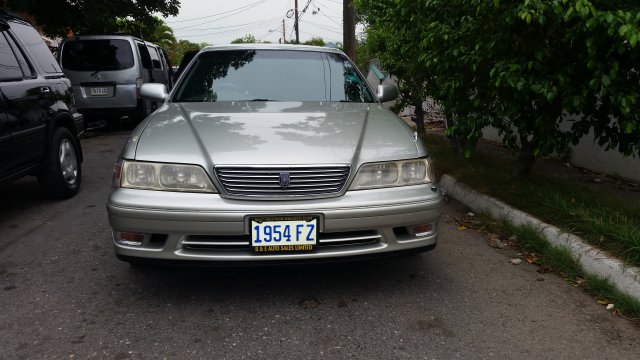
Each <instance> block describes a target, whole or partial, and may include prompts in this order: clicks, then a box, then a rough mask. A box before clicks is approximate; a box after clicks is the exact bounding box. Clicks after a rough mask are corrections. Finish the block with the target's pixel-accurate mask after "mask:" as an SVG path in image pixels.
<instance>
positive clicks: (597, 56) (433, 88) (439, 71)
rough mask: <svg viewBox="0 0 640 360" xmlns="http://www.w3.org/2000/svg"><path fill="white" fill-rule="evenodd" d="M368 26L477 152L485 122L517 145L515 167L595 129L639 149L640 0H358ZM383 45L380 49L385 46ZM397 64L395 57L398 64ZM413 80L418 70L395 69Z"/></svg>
mask: <svg viewBox="0 0 640 360" xmlns="http://www.w3.org/2000/svg"><path fill="white" fill-rule="evenodd" d="M358 4H359V5H360V6H361V11H363V12H365V13H366V14H367V16H366V19H367V20H368V25H369V27H370V29H369V30H368V32H369V34H370V35H371V34H376V36H377V38H378V39H382V40H383V41H384V44H385V45H387V46H390V51H395V52H397V53H398V54H396V55H393V56H386V57H385V58H382V57H381V60H383V63H384V64H385V65H387V64H386V62H385V61H384V60H385V59H386V60H391V61H395V63H396V64H397V63H398V62H399V61H400V60H402V59H404V61H405V62H410V63H416V67H418V68H419V69H421V71H422V72H424V73H428V74H429V75H428V76H426V77H425V81H426V83H427V85H426V89H427V90H428V93H429V94H430V95H431V96H433V97H435V98H436V99H437V100H439V101H440V102H441V104H442V105H443V106H444V108H445V111H446V113H447V116H448V118H449V119H450V120H451V124H450V125H452V126H451V127H450V128H449V130H448V132H449V134H450V135H451V136H453V137H454V138H457V139H465V140H466V141H467V143H466V144H462V145H464V146H465V147H466V154H467V155H469V154H470V150H472V148H473V144H474V143H475V141H476V140H477V139H478V138H479V137H481V135H482V129H483V128H484V127H486V126H487V125H491V126H494V127H496V128H497V129H499V131H500V133H501V134H502V135H503V141H504V142H505V144H507V145H509V146H512V147H514V148H517V149H518V150H519V156H518V162H517V165H516V168H515V169H514V171H515V173H516V174H518V175H521V176H527V175H528V174H529V173H530V171H531V168H532V166H533V164H534V163H535V160H536V159H537V158H539V157H542V156H546V155H549V154H551V153H553V152H554V151H556V152H562V151H563V150H564V149H566V147H567V146H568V145H569V144H571V143H573V144H575V143H577V142H578V141H579V140H580V138H582V137H583V136H584V135H585V134H587V133H589V132H593V133H594V135H595V137H596V139H597V141H598V143H599V144H600V145H603V146H606V148H607V149H617V150H618V151H620V152H621V153H623V154H625V155H632V154H638V153H640V113H639V112H638V111H635V110H634V109H637V107H638V105H639V104H638V102H639V101H640V100H639V95H640V73H639V72H638V71H637V66H638V65H637V64H638V63H640V62H639V60H640V46H638V42H640V5H639V4H637V1H633V0H618V1H615V2H611V1H608V0H527V1H518V0H493V1H481V0H478V1H466V0H429V1H427V0H421V1H409V0H396V1H385V2H382V3H378V4H376V2H375V1H372V0H359V1H358ZM379 49H380V48H379ZM392 64H393V63H392ZM394 70H396V71H398V73H397V74H396V75H398V76H399V77H400V78H408V77H409V76H410V75H412V74H415V72H413V71H415V70H416V69H415V68H414V67H412V66H409V67H408V68H407V69H405V68H402V67H397V68H395V69H394Z"/></svg>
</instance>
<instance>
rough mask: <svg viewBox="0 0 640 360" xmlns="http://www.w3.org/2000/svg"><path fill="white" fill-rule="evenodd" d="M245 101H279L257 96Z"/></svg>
mask: <svg viewBox="0 0 640 360" xmlns="http://www.w3.org/2000/svg"><path fill="white" fill-rule="evenodd" d="M245 101H278V100H271V99H261V98H257V99H251V100H245Z"/></svg>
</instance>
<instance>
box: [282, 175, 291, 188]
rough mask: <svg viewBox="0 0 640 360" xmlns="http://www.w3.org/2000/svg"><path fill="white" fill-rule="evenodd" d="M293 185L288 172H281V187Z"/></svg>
mask: <svg viewBox="0 0 640 360" xmlns="http://www.w3.org/2000/svg"><path fill="white" fill-rule="evenodd" d="M289 185H291V177H290V176H289V173H288V172H282V173H280V187H281V188H283V189H286V188H288V187H289Z"/></svg>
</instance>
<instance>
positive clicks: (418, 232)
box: [407, 224, 433, 237]
mask: <svg viewBox="0 0 640 360" xmlns="http://www.w3.org/2000/svg"><path fill="white" fill-rule="evenodd" d="M407 229H408V230H409V234H411V236H413V237H421V236H426V235H429V233H431V232H432V231H433V224H420V225H414V226H409V227H408V228H407Z"/></svg>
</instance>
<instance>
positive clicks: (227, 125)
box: [107, 44, 442, 263]
mask: <svg viewBox="0 0 640 360" xmlns="http://www.w3.org/2000/svg"><path fill="white" fill-rule="evenodd" d="M141 92H142V95H143V96H146V97H149V98H152V99H156V100H158V101H164V104H163V105H162V106H161V107H160V108H159V109H158V110H157V111H156V112H154V113H153V114H152V115H151V116H149V117H148V118H147V119H146V120H145V121H144V122H143V123H141V124H140V125H139V126H138V127H137V128H136V129H135V130H134V131H133V133H132V134H131V137H130V138H129V140H128V142H127V144H126V145H125V147H124V150H123V152H122V155H121V158H120V159H119V161H118V162H117V164H116V167H115V176H114V182H113V186H114V188H113V191H112V192H111V195H110V197H109V200H108V203H107V210H108V215H109V223H110V225H111V227H112V228H113V241H114V245H115V253H116V255H117V257H118V258H120V259H122V260H125V261H128V262H131V263H139V262H144V261H145V260H157V261H160V262H172V261H187V262H189V261H191V262H195V263H207V262H212V263H216V262H217V263H229V262H279V261H284V262H287V261H294V262H306V261H326V260H344V259H354V258H358V257H367V256H371V257H377V256H383V255H390V254H399V253H405V252H416V251H426V250H431V249H433V248H434V247H435V246H436V243H437V237H438V220H439V218H440V215H441V210H442V194H441V192H440V190H439V188H438V187H437V185H436V183H435V178H434V175H433V172H432V166H431V160H430V158H429V156H428V154H427V151H426V149H425V147H424V145H423V143H422V142H421V141H420V140H418V138H417V135H416V134H415V132H414V131H413V130H412V129H411V128H410V127H409V126H408V125H407V124H406V123H405V122H403V121H402V120H401V119H399V118H398V117H397V116H395V114H393V113H392V112H390V111H389V110H387V109H385V108H384V107H383V106H382V104H381V101H389V100H391V99H393V98H395V97H396V96H397V93H398V90H397V88H396V87H395V86H394V85H381V86H379V87H378V91H377V94H374V93H373V92H372V90H371V89H370V88H369V85H368V84H367V82H366V81H365V80H364V78H363V76H362V75H361V74H360V73H359V71H358V70H357V68H356V66H355V65H354V64H353V63H352V62H351V61H350V60H349V59H348V58H347V57H346V56H345V55H344V53H342V52H341V51H339V50H337V49H329V48H322V47H313V46H301V45H269V44H254V45H246V44H245V45H229V46H220V47H209V48H206V49H205V50H203V51H202V52H200V53H199V54H198V55H197V56H196V57H195V59H193V60H192V63H191V65H189V67H188V68H187V70H186V72H185V73H184V74H183V75H182V76H181V77H180V80H178V84H177V85H176V87H175V88H174V90H173V91H172V92H171V93H170V94H167V92H166V89H165V87H164V86H162V85H158V84H144V85H142V88H141Z"/></svg>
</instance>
